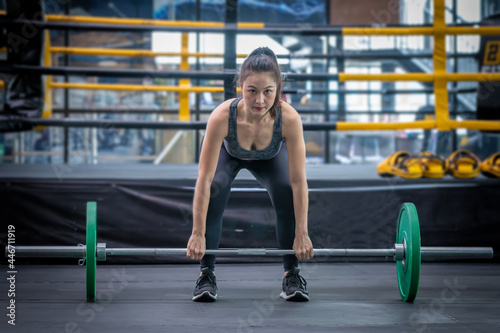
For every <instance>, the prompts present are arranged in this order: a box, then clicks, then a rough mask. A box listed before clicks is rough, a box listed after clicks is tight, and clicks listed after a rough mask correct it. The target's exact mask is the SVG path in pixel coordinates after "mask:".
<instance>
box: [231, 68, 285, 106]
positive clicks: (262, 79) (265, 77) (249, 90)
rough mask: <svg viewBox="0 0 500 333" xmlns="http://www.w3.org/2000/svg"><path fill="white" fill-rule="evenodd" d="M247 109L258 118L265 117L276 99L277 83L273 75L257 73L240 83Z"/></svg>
mask: <svg viewBox="0 0 500 333" xmlns="http://www.w3.org/2000/svg"><path fill="white" fill-rule="evenodd" d="M240 86H241V93H242V95H243V101H244V103H245V107H246V109H247V110H248V111H249V112H251V113H252V114H254V115H256V116H259V115H260V116H263V115H265V114H266V112H267V111H268V110H269V109H270V108H271V107H272V106H273V104H274V100H275V99H276V88H277V85H276V82H275V81H274V79H273V77H272V75H271V73H255V74H252V75H249V76H247V78H246V79H245V81H244V82H240Z"/></svg>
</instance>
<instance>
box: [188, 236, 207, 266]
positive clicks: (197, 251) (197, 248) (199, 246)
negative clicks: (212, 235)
mask: <svg viewBox="0 0 500 333" xmlns="http://www.w3.org/2000/svg"><path fill="white" fill-rule="evenodd" d="M205 249H206V244H205V236H202V235H191V237H190V238H189V241H188V245H187V252H186V256H187V257H188V258H190V259H193V260H200V259H201V258H203V255H204V254H205Z"/></svg>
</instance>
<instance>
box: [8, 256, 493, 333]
mask: <svg viewBox="0 0 500 333" xmlns="http://www.w3.org/2000/svg"><path fill="white" fill-rule="evenodd" d="M198 272H199V268H198V266H197V265H150V266H144V265H122V266H117V265H98V267H97V299H98V300H97V302H96V303H86V302H85V268H84V267H80V266H78V265H75V266H69V265H55V266H52V265H18V266H17V274H16V281H15V297H13V298H8V295H7V294H8V293H7V291H8V290H9V287H11V286H10V285H9V281H7V280H6V279H5V278H4V279H1V280H0V290H1V291H2V292H1V293H0V301H1V304H2V308H3V309H4V310H3V312H4V313H5V311H9V310H6V305H7V306H8V302H9V301H10V299H14V300H15V306H16V318H15V319H16V321H15V324H16V325H15V327H14V326H11V325H9V324H8V323H7V321H8V320H9V319H8V317H6V316H5V315H3V316H2V317H3V320H2V323H1V324H0V327H1V329H0V331H1V332H14V331H15V332H51V333H52V332H122V333H128V332H130V333H132V332H133V333H137V332H205V331H209V332H304V331H307V332H333V331H335V332H360V331H362V332H457V333H459V332H499V331H500V316H499V314H500V301H499V299H500V286H499V280H498V276H500V264H499V263H442V262H439V263H436V262H431V263H429V262H424V263H422V270H421V279H420V288H419V292H418V295H417V299H416V300H415V302H414V303H404V302H402V301H401V299H400V296H399V291H398V284H397V278H396V265H395V264H394V263H388V262H333V263H318V262H315V261H314V260H313V261H310V262H305V263H302V264H301V274H302V275H303V276H304V277H305V278H306V279H307V281H308V290H309V291H310V296H311V301H310V302H305V303H292V302H286V301H284V300H282V299H280V298H279V297H278V295H279V292H280V288H281V279H282V274H283V273H282V268H281V267H280V264H278V263H272V264H228V263H223V264H218V265H217V267H216V275H217V282H218V287H219V291H218V294H219V299H218V301H217V302H215V303H196V302H193V301H191V294H192V290H193V287H194V284H195V281H196V279H197V274H198Z"/></svg>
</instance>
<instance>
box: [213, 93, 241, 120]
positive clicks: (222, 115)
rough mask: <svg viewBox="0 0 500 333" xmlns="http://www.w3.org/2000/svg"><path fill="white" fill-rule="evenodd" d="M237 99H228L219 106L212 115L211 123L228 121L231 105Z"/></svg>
mask: <svg viewBox="0 0 500 333" xmlns="http://www.w3.org/2000/svg"><path fill="white" fill-rule="evenodd" d="M235 99H236V98H231V99H228V100H226V101H224V102H222V103H221V104H219V105H218V106H217V107H216V108H215V109H214V110H213V111H212V113H210V117H209V120H210V121H226V122H227V120H228V117H229V107H230V106H231V103H232V102H233V101H234V100H235Z"/></svg>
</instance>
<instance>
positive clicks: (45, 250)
mask: <svg viewBox="0 0 500 333" xmlns="http://www.w3.org/2000/svg"><path fill="white" fill-rule="evenodd" d="M6 249H7V248H6ZM6 251H7V250H6ZM420 251H421V257H422V261H425V260H440V259H441V260H443V259H489V258H491V257H492V255H493V250H492V248H490V247H421V248H420ZM85 253H86V246H85V245H82V246H16V256H18V257H25V258H75V259H76V258H79V259H80V258H85ZM205 253H206V254H213V255H216V256H221V257H241V256H265V257H279V256H283V255H289V254H295V251H294V250H283V249H265V248H241V249H237V248H235V249H232V248H225V249H218V250H206V251H205ZM185 255H186V249H185V248H125V247H123V248H122V247H120V248H107V247H106V243H97V247H96V258H97V261H105V260H106V259H105V258H106V257H108V256H185ZM100 256H102V258H104V259H100ZM314 256H315V257H394V260H395V261H398V260H402V259H398V258H403V257H404V247H403V246H402V245H401V244H395V247H394V248H392V249H337V248H336V249H314Z"/></svg>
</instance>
